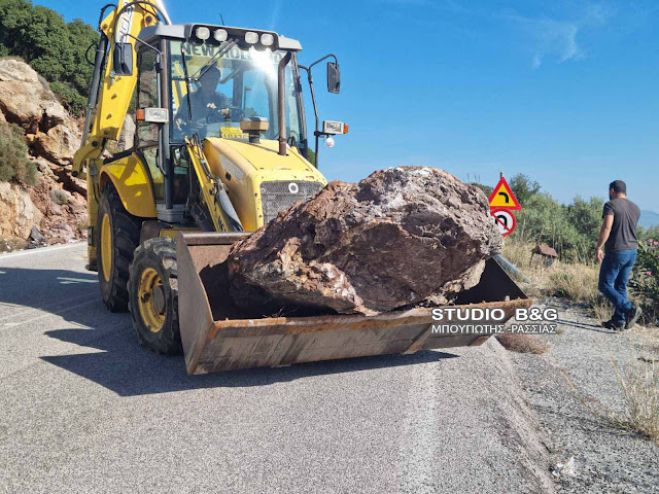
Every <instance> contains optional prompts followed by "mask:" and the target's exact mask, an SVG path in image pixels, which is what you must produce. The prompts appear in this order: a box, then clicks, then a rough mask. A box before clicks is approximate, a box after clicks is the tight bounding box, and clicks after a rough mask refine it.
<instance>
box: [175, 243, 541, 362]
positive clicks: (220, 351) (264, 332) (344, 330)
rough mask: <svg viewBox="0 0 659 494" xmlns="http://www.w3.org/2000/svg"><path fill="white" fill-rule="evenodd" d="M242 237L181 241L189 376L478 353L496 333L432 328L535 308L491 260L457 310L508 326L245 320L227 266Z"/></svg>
mask: <svg viewBox="0 0 659 494" xmlns="http://www.w3.org/2000/svg"><path fill="white" fill-rule="evenodd" d="M243 237H244V235H243V234H221V233H211V234H206V233H203V234H187V235H182V234H181V235H179V236H178V238H177V257H178V293H179V324H180V328H181V339H182V342H183V350H184V353H185V363H186V368H187V371H188V374H207V373H211V372H218V371H225V370H233V369H247V368H252V367H279V366H286V365H291V364H298V363H302V362H315V361H319V360H333V359H343V358H350V357H366V356H372V355H385V354H400V353H403V354H405V353H414V352H417V351H419V350H427V349H433V348H450V347H458V346H470V345H480V344H482V343H483V342H485V341H486V340H487V339H488V338H489V337H490V336H491V334H492V333H490V334H441V333H439V332H433V325H440V324H481V325H486V324H489V325H495V324H502V323H503V322H505V321H507V320H508V319H510V318H511V317H512V316H513V315H514V313H515V310H516V309H517V308H521V307H529V306H530V305H531V303H532V301H531V300H530V299H528V298H527V297H526V296H525V295H524V293H523V292H522V291H521V290H520V289H519V287H517V285H516V284H515V283H514V282H513V281H512V280H511V279H510V278H509V277H508V275H507V274H506V272H505V271H504V270H503V269H502V268H501V267H500V266H499V265H498V263H497V262H496V261H495V260H493V259H490V260H489V261H487V265H486V268H485V272H484V274H483V276H482V278H481V281H480V283H479V284H478V285H477V286H476V287H474V288H472V289H470V290H468V291H465V292H463V293H462V294H460V296H459V298H458V300H457V301H456V304H455V305H453V306H452V307H458V308H465V307H469V308H476V307H478V308H482V309H487V308H489V309H495V308H496V309H502V310H503V311H504V312H505V319H504V320H503V321H501V320H497V321H494V320H492V319H490V320H480V321H463V320H460V321H457V319H455V318H454V319H453V321H451V320H450V319H449V320H444V321H442V322H437V321H434V320H433V318H432V309H429V308H416V309H411V310H405V311H399V312H390V313H385V314H380V315H377V316H362V315H336V314H334V315H310V316H306V317H277V316H267V315H262V314H259V313H258V311H257V312H253V313H246V312H245V311H243V310H241V309H239V308H237V307H236V306H235V305H234V304H233V303H232V302H231V298H230V296H229V292H228V281H227V269H226V264H225V261H226V258H227V255H228V253H229V249H230V248H231V245H232V244H233V243H234V242H236V241H238V240H240V239H241V238H243Z"/></svg>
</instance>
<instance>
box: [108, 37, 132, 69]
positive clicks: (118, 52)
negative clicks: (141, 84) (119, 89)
mask: <svg viewBox="0 0 659 494" xmlns="http://www.w3.org/2000/svg"><path fill="white" fill-rule="evenodd" d="M112 71H113V72H114V73H115V74H116V75H133V45H131V44H130V43H117V44H115V45H114V52H113V53H112Z"/></svg>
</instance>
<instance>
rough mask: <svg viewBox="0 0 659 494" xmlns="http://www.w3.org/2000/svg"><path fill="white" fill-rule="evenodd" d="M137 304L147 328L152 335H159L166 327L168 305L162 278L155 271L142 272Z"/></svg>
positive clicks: (148, 269)
mask: <svg viewBox="0 0 659 494" xmlns="http://www.w3.org/2000/svg"><path fill="white" fill-rule="evenodd" d="M137 302H138V305H139V309H140V316H141V317H142V321H144V324H145V325H146V327H147V328H149V331H151V332H152V333H159V332H160V330H161V329H162V328H163V326H164V325H165V317H166V316H165V312H166V308H167V304H166V303H165V296H164V290H163V284H162V278H161V277H160V275H159V274H158V271H156V270H155V269H153V268H147V269H145V270H144V271H142V275H141V276H140V285H139V288H138V291H137Z"/></svg>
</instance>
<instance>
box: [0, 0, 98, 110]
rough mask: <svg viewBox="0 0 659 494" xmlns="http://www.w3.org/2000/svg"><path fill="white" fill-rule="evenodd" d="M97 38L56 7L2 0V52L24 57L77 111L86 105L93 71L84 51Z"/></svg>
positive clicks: (68, 104)
mask: <svg viewBox="0 0 659 494" xmlns="http://www.w3.org/2000/svg"><path fill="white" fill-rule="evenodd" d="M97 42H98V34H97V33H96V32H95V31H94V29H93V28H92V27H91V26H89V25H88V24H85V23H84V22H82V21H80V20H75V21H73V22H70V23H68V24H67V23H66V22H64V19H63V18H62V17H61V16H60V15H59V14H57V13H56V12H54V11H53V10H51V9H48V8H45V7H40V6H32V4H31V3H30V2H29V1H27V0H0V55H2V56H6V55H13V56H17V57H21V58H23V59H24V60H25V61H26V62H28V63H29V64H30V65H31V66H32V67H33V68H34V69H35V70H36V71H37V72H39V74H41V75H42V76H43V77H45V78H46V79H47V80H48V81H49V82H50V83H51V84H52V85H51V87H52V89H53V91H54V92H55V94H57V96H58V97H59V98H60V100H61V101H62V103H63V104H64V106H66V107H67V109H69V110H70V111H72V112H73V113H75V114H81V113H82V111H83V109H84V107H85V102H86V99H87V95H88V84H89V83H88V81H89V79H90V77H91V73H92V67H91V66H90V65H89V64H88V63H87V61H86V59H85V53H86V51H87V48H89V46H90V45H92V44H95V43H97Z"/></svg>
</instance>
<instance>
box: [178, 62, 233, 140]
mask: <svg viewBox="0 0 659 494" xmlns="http://www.w3.org/2000/svg"><path fill="white" fill-rule="evenodd" d="M221 78H222V72H221V71H220V69H219V68H217V67H216V66H215V65H211V66H210V67H209V68H208V69H206V71H205V72H203V73H202V74H201V77H200V78H199V81H198V84H199V87H198V89H197V90H195V91H192V92H191V93H190V98H189V102H190V108H189V109H188V104H187V103H188V101H187V100H188V98H183V101H182V104H181V107H180V108H179V110H178V111H177V112H176V125H177V127H178V128H179V130H181V131H182V132H183V133H184V134H186V135H192V134H195V133H196V134H198V135H199V138H200V139H204V138H205V137H206V134H207V132H208V125H209V124H213V123H219V122H224V121H225V120H227V119H228V118H230V115H231V110H230V101H229V100H228V99H227V97H226V96H225V95H224V94H222V93H221V92H218V91H217V86H218V85H219V83H220V80H221ZM190 113H191V114H192V115H190Z"/></svg>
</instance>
